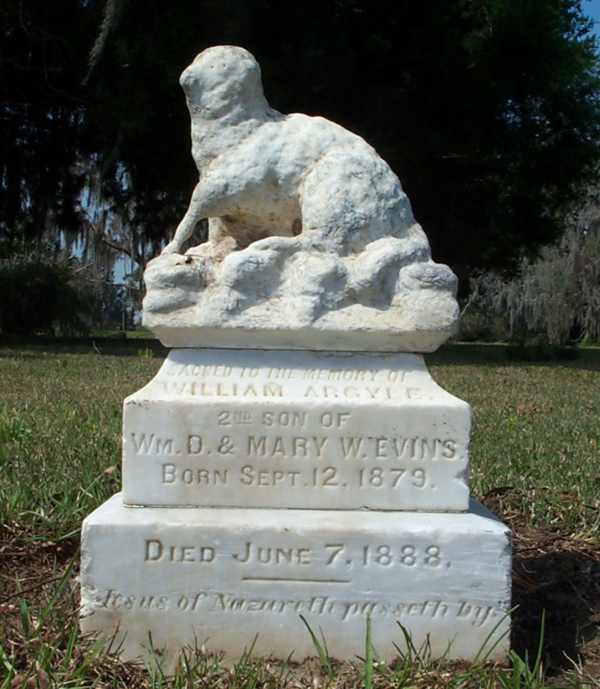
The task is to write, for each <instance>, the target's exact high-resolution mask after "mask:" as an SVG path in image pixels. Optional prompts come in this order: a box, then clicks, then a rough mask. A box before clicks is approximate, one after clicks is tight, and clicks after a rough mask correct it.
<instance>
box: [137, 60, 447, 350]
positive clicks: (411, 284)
mask: <svg viewBox="0 0 600 689" xmlns="http://www.w3.org/2000/svg"><path fill="white" fill-rule="evenodd" d="M181 85H182V86H183V89H184V91H185V94H186V99H187V104H188V108H189V111H190V116H191V123H192V155H193V157H194V160H195V162H196V165H197V167H198V170H199V172H200V181H199V182H198V184H197V186H196V188H195V190H194V193H193V195H192V200H191V202H190V206H189V209H188V211H187V213H186V215H185V217H184V218H183V220H182V221H181V223H180V225H179V227H178V228H177V232H176V234H175V237H174V239H173V241H172V242H171V243H170V244H169V245H168V246H167V247H166V249H165V251H164V252H163V254H162V256H160V257H158V258H156V259H155V260H154V261H152V262H150V264H149V265H148V268H147V270H146V273H145V280H146V286H147V296H146V299H145V301H144V323H145V325H146V326H148V327H149V328H151V329H152V330H153V331H154V332H155V333H156V334H157V336H158V337H159V338H160V339H161V340H162V342H163V343H164V344H165V345H167V346H172V347H182V346H185V347H194V346H204V347H211V346H212V347H241V348H243V347H266V348H270V349H273V348H283V349H297V348H300V349H302V348H306V349H324V350H327V349H333V350H335V349H344V350H355V351H360V350H371V351H373V350H375V351H396V352H397V351H412V352H428V351H433V350H435V349H436V348H437V347H438V346H439V345H440V344H441V343H442V342H444V341H445V340H446V339H447V338H448V337H449V336H450V335H451V334H452V333H453V332H454V330H455V327H456V324H457V319H458V306H457V303H456V300H455V291H456V278H455V276H454V274H453V273H452V271H451V270H450V269H449V268H448V267H447V266H444V265H439V264H435V263H433V261H432V260H431V253H430V248H429V243H428V241H427V238H426V236H425V234H424V232H423V230H422V229H421V227H420V226H419V225H418V224H417V223H416V222H415V219H414V217H413V214H412V211H411V208H410V203H409V200H408V198H407V196H406V195H405V193H404V192H403V190H402V187H401V185H400V182H399V180H398V178H397V177H396V175H395V174H394V173H393V171H392V170H391V169H390V167H389V166H388V165H387V164H386V163H385V162H384V161H383V160H382V159H381V158H380V157H379V156H378V155H377V153H376V152H375V151H374V149H373V148H372V147H371V146H369V145H368V144H367V143H366V142H365V141H364V140H363V139H361V138H360V137H358V136H356V135H355V134H352V133H351V132H349V131H347V130H345V129H344V128H343V127H340V126H338V125H336V124H334V123H333V122H330V121H328V120H326V119H323V118H322V117H309V116H307V115H302V114H292V115H282V114H281V113H279V112H276V111H275V110H273V109H272V108H271V107H270V106H269V104H268V103H267V101H266V99H265V97H264V95H263V90H262V83H261V77H260V68H259V66H258V64H257V62H256V60H255V59H254V58H253V57H252V55H250V53H248V52H247V51H246V50H244V49H242V48H236V47H232V46H219V47H215V48H210V49H208V50H205V51H204V52H202V53H200V55H198V57H197V58H196V59H195V60H194V62H193V63H192V64H191V65H190V66H189V67H188V68H187V69H186V70H185V71H184V72H183V74H182V76H181ZM205 218H208V219H209V239H208V242H206V243H205V244H202V245H200V246H198V247H194V248H192V249H190V250H189V251H187V253H186V254H185V255H181V254H182V253H183V252H184V244H185V241H186V240H187V239H188V238H189V236H190V235H191V232H192V230H193V228H194V227H195V225H196V224H197V222H198V221H199V220H201V219H205Z"/></svg>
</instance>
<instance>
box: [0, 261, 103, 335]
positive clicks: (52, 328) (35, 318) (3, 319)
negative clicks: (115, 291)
mask: <svg viewBox="0 0 600 689" xmlns="http://www.w3.org/2000/svg"><path fill="white" fill-rule="evenodd" d="M75 283H76V273H75V269H74V264H73V261H72V260H69V259H48V258H45V257H44V256H43V255H41V254H40V253H39V252H36V253H34V254H29V255H28V254H27V253H25V252H24V251H22V252H18V253H15V254H13V255H12V256H11V257H9V258H3V259H0V294H1V295H2V298H1V299H0V332H2V334H5V335H6V334H14V335H30V334H34V333H45V334H59V333H60V334H61V335H82V334H87V332H88V325H87V323H88V319H89V313H90V309H91V308H92V305H91V300H90V298H89V295H88V294H87V293H86V290H85V289H82V288H81V286H80V285H77V284H75Z"/></svg>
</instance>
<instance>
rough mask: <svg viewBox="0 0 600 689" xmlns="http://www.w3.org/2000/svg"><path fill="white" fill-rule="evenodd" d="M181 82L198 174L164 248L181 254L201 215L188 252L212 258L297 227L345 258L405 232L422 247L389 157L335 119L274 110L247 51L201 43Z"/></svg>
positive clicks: (317, 245)
mask: <svg viewBox="0 0 600 689" xmlns="http://www.w3.org/2000/svg"><path fill="white" fill-rule="evenodd" d="M180 83H181V86H182V87H183V89H184V91H185V95H186V100H187V105H188V109H189V112H190V115H191V122H192V156H193V158H194V161H195V163H196V165H197V167H198V170H199V172H200V179H199V182H198V184H197V185H196V188H195V189H194V192H193V194H192V199H191V202H190V205H189V209H188V211H187V212H186V214H185V216H184V218H183V220H182V221H181V222H180V224H179V226H178V227H177V231H176V233H175V236H174V238H173V240H172V241H171V243H170V244H168V245H167V246H166V248H165V249H164V250H163V254H169V253H181V251H182V248H183V245H184V243H185V241H186V240H187V239H189V237H190V236H191V233H192V231H193V229H194V227H195V225H196V223H197V222H198V221H199V220H201V219H204V218H208V219H209V242H208V244H207V245H206V246H202V247H198V248H197V250H196V251H195V253H199V254H200V255H202V254H204V255H207V254H210V255H212V256H213V257H215V256H219V255H220V256H221V258H222V257H223V256H224V255H226V254H228V253H229V252H230V251H232V250H234V249H244V248H245V247H247V246H248V245H249V244H251V243H252V242H255V241H257V240H260V239H263V238H265V237H272V236H279V237H294V236H297V235H299V234H300V233H302V234H303V235H307V239H308V237H310V241H309V243H310V245H311V247H312V248H315V249H321V250H325V251H334V252H336V253H338V254H340V255H342V256H343V255H347V254H350V253H358V252H360V251H361V250H362V249H363V247H364V246H365V245H366V244H367V243H369V242H373V241H376V240H377V239H381V238H383V237H389V236H392V237H403V236H404V237H405V236H406V234H407V233H410V234H411V235H412V236H413V237H414V239H416V240H417V243H418V244H419V245H421V247H423V248H424V250H425V251H426V252H428V245H427V239H426V238H425V235H424V234H423V232H422V230H421V228H420V227H419V226H418V225H416V224H415V221H414V219H413V216H412V212H411V209H410V204H409V201H408V198H407V197H406V195H405V194H404V192H403V191H402V188H401V185H400V182H399V180H398V178H397V177H396V175H395V174H394V173H393V172H392V170H391V169H390V167H389V166H388V165H387V163H385V162H384V161H383V160H382V159H381V158H380V157H379V156H378V155H377V153H376V152H375V150H374V149H373V148H372V147H371V146H369V145H368V144H367V143H366V142H365V141H364V140H363V139H361V138H360V137H358V136H356V135H355V134H352V133H351V132H349V131H347V130H346V129H344V128H343V127H340V126H338V125H337V124H334V123H333V122H330V121H328V120H326V119H324V118H322V117H310V116H307V115H302V114H291V115H287V116H286V115H282V114H281V113H279V112H277V111H276V110H273V109H272V108H271V107H270V106H269V104H268V103H267V101H266V99H265V96H264V94H263V89H262V83H261V74H260V67H259V65H258V63H257V62H256V60H255V59H254V57H253V56H252V55H251V54H250V53H249V52H248V51H247V50H244V49H243V48H239V47H233V46H218V47H214V48H209V49H207V50H204V51H203V52H201V53H200V54H199V55H198V56H197V57H196V59H195V60H194V62H193V63H192V64H191V65H190V66H189V67H188V68H187V69H186V70H185V71H184V72H183V73H182V75H181V79H180ZM192 253H194V251H192Z"/></svg>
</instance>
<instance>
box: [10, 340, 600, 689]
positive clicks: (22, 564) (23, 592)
mask: <svg viewBox="0 0 600 689" xmlns="http://www.w3.org/2000/svg"><path fill="white" fill-rule="evenodd" d="M100 351H104V350H103V348H102V347H100ZM596 353H597V352H589V353H585V352H584V353H583V354H582V355H581V356H580V357H579V358H578V359H577V360H574V361H565V362H560V361H559V362H556V361H555V362H551V363H519V362H515V361H509V360H507V359H506V358H505V357H504V356H503V355H502V352H501V351H500V350H498V349H493V348H482V347H479V348H476V347H471V348H469V347H468V346H465V347H462V348H461V347H454V348H450V349H448V350H446V351H443V352H441V353H440V354H439V355H435V356H432V357H430V359H429V362H430V367H431V371H432V374H433V376H434V378H435V379H436V380H437V381H438V382H439V383H440V384H441V385H442V386H444V387H445V388H446V389H447V390H449V391H450V392H452V393H454V394H455V395H457V396H458V397H461V398H463V399H465V400H467V401H468V402H469V403H470V404H471V405H472V407H473V412H474V430H473V436H472V445H471V488H472V492H473V494H474V495H475V496H476V497H478V498H480V499H482V500H483V501H484V502H485V503H486V504H487V505H488V506H489V507H491V508H492V509H494V510H496V511H497V512H498V513H499V514H500V516H501V517H502V518H504V519H505V520H506V521H507V522H508V523H509V524H510V525H511V526H512V528H513V529H514V531H515V544H516V552H517V558H516V565H515V601H516V602H517V603H518V604H520V608H519V611H518V612H517V613H516V614H515V638H514V644H515V648H516V649H517V650H518V651H519V653H520V654H521V656H523V655H524V653H525V650H526V649H529V651H530V652H532V651H534V650H535V648H536V646H537V638H538V635H539V632H540V619H541V613H542V610H543V609H545V610H546V629H545V646H544V649H545V650H544V655H543V660H544V667H545V668H546V671H547V674H548V675H549V679H547V680H544V681H547V682H549V683H550V684H555V683H556V682H559V684H557V686H559V685H560V686H573V687H575V686H584V685H585V683H586V682H587V685H586V686H598V687H600V645H599V644H598V643H597V641H598V639H597V636H596V634H597V631H598V630H597V624H598V621H599V620H600V602H599V599H600V461H599V444H600V358H599V357H597V356H594V354H596ZM160 363H161V360H160V359H159V358H153V357H152V355H151V352H150V351H148V350H145V349H144V350H140V351H139V352H137V351H136V350H135V349H134V350H132V351H131V353H130V355H128V356H125V355H121V356H114V355H110V354H107V353H100V354H99V353H96V352H95V351H93V350H92V351H91V352H89V353H83V352H82V353H68V352H66V351H59V352H53V351H51V350H50V349H49V348H48V347H46V348H44V347H36V346H33V345H31V346H29V347H28V348H26V349H25V348H20V349H19V348H16V347H12V348H11V347H8V346H5V347H3V348H0V689H8V687H12V689H17V688H18V687H21V686H23V687H25V686H28V687H35V686H38V685H39V686H42V687H43V686H49V685H52V686H91V685H98V686H100V685H101V686H129V687H131V686H138V685H139V686H142V685H144V684H147V683H151V684H153V685H154V684H156V683H157V682H158V684H160V683H161V682H162V681H163V680H161V678H160V676H154V677H152V676H149V675H146V674H140V673H139V671H138V670H136V669H135V668H131V667H130V668H125V667H123V666H121V665H119V664H118V663H116V662H115V661H114V660H113V659H110V658H106V657H101V656H100V655H99V654H98V653H97V652H96V651H95V650H94V649H93V648H92V646H91V645H90V644H89V643H87V642H86V643H83V642H80V641H79V640H78V637H77V626H76V603H77V599H76V593H75V592H74V584H73V581H74V578H73V575H74V574H75V573H76V568H77V558H76V553H77V545H78V534H79V527H80V523H81V520H82V519H83V518H84V517H85V516H86V515H87V514H88V513H89V512H90V511H92V510H93V509H94V508H96V507H97V506H98V505H99V504H100V503H101V502H102V501H104V500H105V499H106V498H108V497H109V496H110V495H111V494H112V493H114V492H115V491H117V490H119V487H120V434H121V405H122V400H123V398H124V397H125V396H126V395H128V394H129V393H131V392H133V391H135V390H137V389H139V388H140V387H142V386H143V385H144V384H145V383H146V382H147V381H148V380H149V379H150V378H151V377H152V376H153V375H154V373H155V372H156V371H157V370H158V368H159V366H160ZM68 567H71V569H67V568H68ZM65 571H66V575H65V577H64V578H63V579H62V580H60V579H58V580H56V581H54V580H55V579H56V578H58V577H60V576H61V575H62V574H63V573H65ZM594 587H595V588H594ZM3 622H4V624H3ZM76 641H77V643H75V642H76ZM53 649H54V650H53ZM290 650H291V649H290ZM565 653H566V654H567V655H569V656H570V657H571V661H572V663H574V665H573V664H572V663H571V661H569V660H567V659H566V658H565ZM578 654H579V655H580V656H581V658H579V659H578ZM195 662H197V663H199V665H198V667H197V668H196V671H194V670H193V668H189V673H191V674H189V675H188V676H187V678H186V677H184V674H185V673H184V674H182V675H181V676H178V677H177V678H176V679H175V680H169V683H171V684H173V685H177V682H180V684H179V685H177V686H192V684H193V685H194V686H206V687H209V686H210V687H212V686H217V685H219V686H221V685H222V686H227V687H230V686H231V687H233V686H236V687H238V686H239V687H250V686H252V687H255V686H258V685H260V686H273V687H275V686H292V684H294V682H295V683H296V685H297V686H309V685H310V686H313V687H314V688H316V687H317V686H321V685H322V686H325V685H327V684H329V685H330V686H334V685H335V686H342V685H344V686H351V685H354V684H356V683H360V684H364V683H366V684H367V685H368V684H369V683H372V684H375V685H376V686H382V687H383V686H385V687H391V686H394V687H396V686H397V687H400V686H417V687H425V686H444V687H446V686H457V687H458V686H515V687H519V686H532V687H533V686H544V684H543V682H542V681H541V680H540V679H539V677H537V678H536V677H529V678H528V676H527V672H526V670H525V669H523V668H519V667H517V666H518V663H517V661H516V660H513V664H512V667H511V668H510V669H508V670H500V669H498V668H489V667H484V666H482V667H469V668H466V667H452V668H450V669H448V668H445V667H444V666H440V667H438V666H436V665H433V666H432V665H428V664H427V663H425V662H423V663H419V662H416V661H415V660H414V659H412V660H411V661H410V662H408V661H407V663H404V664H402V663H400V664H399V665H398V668H395V669H390V668H384V667H377V666H373V667H370V665H367V666H365V664H364V663H363V664H361V663H360V662H358V661H357V664H355V665H351V664H344V665H342V666H339V667H338V666H336V668H335V672H334V675H335V676H333V677H329V675H328V673H327V672H326V671H325V670H324V669H323V668H322V667H321V666H320V665H319V663H317V662H316V661H315V664H314V667H313V666H311V665H310V664H308V665H306V666H303V667H302V668H282V666H281V665H277V664H271V665H268V664H266V663H261V662H260V661H259V662H257V663H249V664H248V663H246V665H245V666H243V667H242V666H240V668H237V669H236V670H234V671H229V670H227V669H225V668H222V667H221V666H220V664H219V663H215V662H214V661H209V660H207V659H205V658H204V659H196V660H195ZM36 663H37V665H36ZM211 663H212V664H211ZM578 663H583V666H581V667H579V666H578ZM533 664H534V663H533V660H531V662H530V666H531V665H533ZM365 667H366V669H367V670H369V667H370V670H369V671H367V672H366V675H365ZM578 667H579V669H577V668H578ZM407 668H408V669H407ZM371 670H372V673H371ZM4 672H5V676H6V678H7V679H5V680H4V681H2V677H3V673H4ZM290 672H291V673H292V674H293V679H291V678H290V677H291V675H289V673H290ZM194 673H195V674H194ZM211 673H212V675H211ZM402 673H404V674H405V675H406V677H405V678H404V679H402V677H404V675H403V674H402ZM538 674H539V673H538ZM191 675H194V679H193V682H192V679H191ZM371 675H372V676H371ZM211 676H212V678H213V679H212V680H210V681H209V677H211ZM15 677H16V679H15ZM586 677H587V679H585V678H586ZM32 678H33V680H32ZM594 678H596V679H594ZM32 681H33V683H32ZM186 682H187V684H186ZM190 682H192V683H191V684H190ZM403 682H405V684H403ZM594 682H595V684H594ZM36 683H37V684H36ZM461 683H462V684H461ZM560 683H562V684H560Z"/></svg>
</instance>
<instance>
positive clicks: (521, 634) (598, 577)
mask: <svg viewBox="0 0 600 689" xmlns="http://www.w3.org/2000/svg"><path fill="white" fill-rule="evenodd" d="M538 538H539V536H538V537H536V540H537V539H538ZM577 543H578V542H577V541H571V540H564V539H560V538H558V537H556V538H554V539H552V538H550V540H549V542H546V543H545V542H544V540H542V541H541V542H539V541H538V542H537V543H535V544H532V546H531V547H529V548H527V547H526V548H523V547H519V546H517V548H516V552H515V561H514V569H513V605H517V606H518V608H517V610H516V611H515V613H514V616H513V635H512V647H513V649H514V650H515V651H516V652H517V653H518V654H519V655H520V656H521V657H524V654H525V652H526V651H527V652H528V653H529V657H535V653H536V650H537V644H538V638H539V633H540V628H541V622H542V614H545V639H544V656H545V658H544V664H545V668H546V671H547V672H548V673H550V674H556V673H559V672H561V671H562V670H565V669H567V668H572V662H571V661H577V660H578V658H579V657H580V656H581V655H582V654H585V655H587V656H595V657H596V656H597V659H598V661H599V662H600V629H599V625H598V622H599V621H600V552H598V551H597V549H596V550H594V549H593V548H591V547H589V546H586V545H583V544H582V545H580V546H578V545H577ZM544 550H545V552H544ZM599 669H600V667H599Z"/></svg>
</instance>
